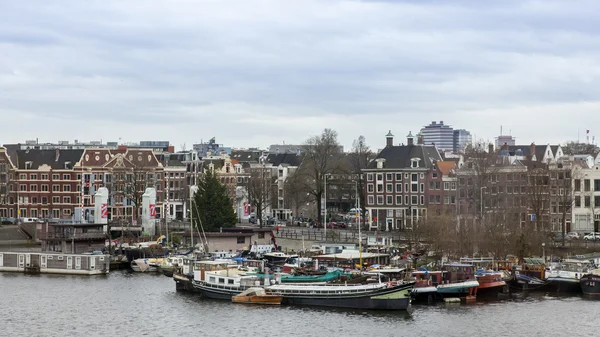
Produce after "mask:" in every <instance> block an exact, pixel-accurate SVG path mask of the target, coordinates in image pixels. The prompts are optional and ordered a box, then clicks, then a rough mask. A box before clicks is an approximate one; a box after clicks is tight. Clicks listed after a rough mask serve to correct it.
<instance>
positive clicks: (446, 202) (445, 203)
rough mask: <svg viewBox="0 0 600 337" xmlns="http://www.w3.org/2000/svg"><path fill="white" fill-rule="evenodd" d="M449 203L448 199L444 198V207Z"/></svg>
mask: <svg viewBox="0 0 600 337" xmlns="http://www.w3.org/2000/svg"><path fill="white" fill-rule="evenodd" d="M449 203H450V198H449V197H444V205H448V204H449Z"/></svg>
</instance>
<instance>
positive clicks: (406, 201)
mask: <svg viewBox="0 0 600 337" xmlns="http://www.w3.org/2000/svg"><path fill="white" fill-rule="evenodd" d="M408 200H409V199H408V195H405V196H404V204H405V205H408Z"/></svg>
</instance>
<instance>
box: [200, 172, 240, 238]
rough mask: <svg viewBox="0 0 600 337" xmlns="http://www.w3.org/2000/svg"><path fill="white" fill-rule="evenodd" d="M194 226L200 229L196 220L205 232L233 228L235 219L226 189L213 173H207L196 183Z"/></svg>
mask: <svg viewBox="0 0 600 337" xmlns="http://www.w3.org/2000/svg"><path fill="white" fill-rule="evenodd" d="M193 211H194V225H196V226H197V228H200V223H199V222H198V218H200V220H201V221H202V226H203V227H204V231H206V232H216V231H219V228H220V227H234V226H235V223H236V222H237V219H236V217H235V213H234V212H233V203H232V201H231V199H230V198H229V196H228V195H227V188H226V187H225V185H223V184H221V182H219V179H218V178H217V177H216V175H215V174H214V173H213V172H210V171H207V172H206V173H205V174H204V175H203V177H202V178H201V179H200V181H199V182H198V191H197V192H196V194H195V195H194V209H193Z"/></svg>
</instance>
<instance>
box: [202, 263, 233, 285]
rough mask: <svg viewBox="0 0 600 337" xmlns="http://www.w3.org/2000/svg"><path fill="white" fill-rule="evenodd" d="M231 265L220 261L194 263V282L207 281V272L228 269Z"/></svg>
mask: <svg viewBox="0 0 600 337" xmlns="http://www.w3.org/2000/svg"><path fill="white" fill-rule="evenodd" d="M228 266H229V263H227V262H218V261H196V262H194V281H205V278H206V272H208V271H215V270H223V269H227V267H228Z"/></svg>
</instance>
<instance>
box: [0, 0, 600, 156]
mask: <svg viewBox="0 0 600 337" xmlns="http://www.w3.org/2000/svg"><path fill="white" fill-rule="evenodd" d="M72 4H73V6H62V7H61V10H56V8H55V7H54V6H53V5H50V4H47V3H46V2H42V1H29V2H26V3H18V2H7V3H5V4H4V5H3V11H2V13H0V29H1V31H2V32H3V34H2V35H1V36H0V53H1V54H2V55H3V62H2V63H0V102H2V104H1V107H0V117H2V118H3V120H5V121H8V124H9V125H10V127H8V128H5V129H4V130H3V136H2V140H1V141H2V142H3V143H16V142H19V141H24V140H26V139H35V138H39V139H43V140H44V141H49V142H50V141H57V140H62V139H65V138H67V139H71V140H72V139H80V140H98V139H106V140H112V141H117V140H119V139H122V141H123V142H131V141H137V140H143V139H169V140H170V141H171V142H172V144H173V145H174V146H175V147H177V148H179V147H180V145H182V144H184V143H185V144H187V145H188V146H190V144H193V143H199V142H200V141H201V140H208V139H210V138H211V137H213V136H214V137H216V138H217V139H221V140H223V142H227V143H228V144H229V143H231V144H244V146H247V147H261V148H266V147H267V146H268V145H270V144H274V143H282V142H283V141H285V142H286V143H289V144H294V143H302V142H303V141H305V140H306V139H308V138H309V137H310V136H312V135H318V134H319V133H320V132H321V131H322V129H323V128H332V129H334V130H336V131H337V132H338V134H339V140H340V143H341V144H342V145H343V146H344V148H350V147H351V145H352V141H353V140H354V139H355V138H357V137H358V136H359V135H364V136H365V137H366V139H367V142H368V144H369V145H370V146H371V147H372V148H373V149H378V148H382V147H383V146H384V145H385V139H384V135H385V134H386V133H387V131H388V130H389V129H392V132H393V133H394V134H395V136H396V139H402V138H404V136H405V135H406V134H408V132H409V131H411V132H412V133H413V134H416V133H417V132H419V130H420V129H421V128H422V127H423V126H424V125H427V124H428V123H429V122H430V121H432V120H444V121H446V122H447V123H448V124H449V125H451V126H453V127H454V128H460V129H466V130H469V131H471V133H472V135H473V139H474V140H480V139H483V140H485V141H489V142H493V141H494V138H495V137H497V136H498V135H499V130H500V126H501V125H502V126H504V129H505V130H506V131H505V133H508V132H507V131H508V130H511V133H512V135H514V136H515V137H517V141H518V142H519V143H523V144H527V143H531V142H537V143H539V142H544V143H564V142H566V141H570V140H576V139H577V137H578V133H579V135H580V137H581V138H580V139H581V140H582V141H585V130H587V129H591V132H590V136H593V135H594V132H595V131H594V129H593V127H590V126H589V125H594V124H598V123H600V115H599V114H597V111H598V110H599V108H600V103H599V100H598V95H597V92H596V87H597V83H598V78H599V77H600V72H599V71H598V70H597V69H600V68H599V67H598V59H599V58H598V54H599V52H598V50H597V49H596V48H594V47H593V46H594V45H595V43H594V42H595V33H596V29H595V27H596V24H595V23H596V22H597V21H598V15H599V14H597V13H599V12H600V11H598V10H594V9H600V4H598V3H597V2H592V1H583V4H582V5H581V6H572V5H570V3H568V2H552V1H544V2H539V1H503V2H501V3H473V2H468V1H455V2H452V3H451V4H446V3H442V2H439V1H420V2H415V1H395V2H391V1H390V2H388V1H319V0H313V1H306V2H298V3H289V2H285V3H283V2H277V1H266V0H265V1H233V2H227V3H224V2H195V1H181V2H178V3H176V4H172V3H164V2H158V1H147V2H127V3H122V2H118V1H101V2H88V3H86V5H85V6H79V5H77V4H78V2H72ZM233 8H235V10H232V9H233ZM64 135H69V136H68V137H65V136H64Z"/></svg>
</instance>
